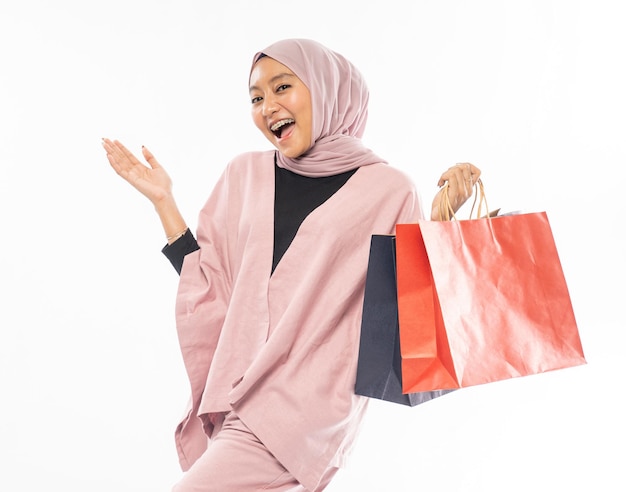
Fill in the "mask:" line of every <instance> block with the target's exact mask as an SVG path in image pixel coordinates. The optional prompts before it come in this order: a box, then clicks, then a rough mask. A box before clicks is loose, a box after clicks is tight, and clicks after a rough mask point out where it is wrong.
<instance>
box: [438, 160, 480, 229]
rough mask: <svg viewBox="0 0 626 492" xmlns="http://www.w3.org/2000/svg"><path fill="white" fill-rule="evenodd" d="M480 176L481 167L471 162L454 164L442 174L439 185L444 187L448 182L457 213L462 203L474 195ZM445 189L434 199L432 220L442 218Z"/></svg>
mask: <svg viewBox="0 0 626 492" xmlns="http://www.w3.org/2000/svg"><path fill="white" fill-rule="evenodd" d="M479 177H480V169H478V168H477V167H476V166H474V165H473V164H470V163H469V162H463V163H460V164H457V165H456V166H452V167H451V168H450V169H448V170H447V171H446V172H444V173H443V174H442V175H441V177H440V178H439V182H438V183H437V186H439V187H442V186H443V185H444V184H446V183H447V184H448V197H449V198H450V204H451V205H452V208H453V210H454V212H455V213H456V212H457V211H458V210H459V208H461V205H463V204H464V203H465V202H466V201H467V199H468V198H469V197H471V196H472V191H473V188H474V184H475V183H476V180H477V179H478V178H479ZM443 191H444V190H443V189H442V190H440V191H439V193H437V195H435V198H434V199H433V205H432V208H431V213H430V218H431V220H441V217H442V214H441V213H440V210H439V207H440V205H441V200H442V193H443Z"/></svg>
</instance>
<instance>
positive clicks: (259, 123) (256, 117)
mask: <svg viewBox="0 0 626 492" xmlns="http://www.w3.org/2000/svg"><path fill="white" fill-rule="evenodd" d="M250 115H251V116H252V121H253V122H254V125H255V126H256V127H257V128H258V129H259V130H261V131H262V132H264V131H265V130H266V128H265V123H264V120H263V116H262V115H261V113H260V111H259V110H257V109H256V108H252V111H251V112H250Z"/></svg>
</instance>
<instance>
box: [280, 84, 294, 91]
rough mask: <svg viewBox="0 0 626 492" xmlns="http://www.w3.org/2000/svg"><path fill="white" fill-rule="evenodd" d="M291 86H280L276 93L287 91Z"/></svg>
mask: <svg viewBox="0 0 626 492" xmlns="http://www.w3.org/2000/svg"><path fill="white" fill-rule="evenodd" d="M290 87H291V86H290V85H289V84H282V85H279V86H278V87H277V88H276V92H282V91H284V90H285V89H289V88H290Z"/></svg>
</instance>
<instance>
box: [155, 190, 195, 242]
mask: <svg viewBox="0 0 626 492" xmlns="http://www.w3.org/2000/svg"><path fill="white" fill-rule="evenodd" d="M154 208H155V210H156V212H157V214H158V216H159V219H160V221H161V225H162V226H163V231H164V232H165V237H166V238H167V243H168V244H172V243H173V242H174V241H176V239H178V238H180V237H181V236H182V235H183V234H184V233H185V231H186V230H187V223H186V222H185V219H184V218H183V216H182V215H181V213H180V211H179V210H178V206H177V205H176V201H175V200H174V197H173V196H168V197H166V198H163V199H161V200H159V201H158V202H156V203H154Z"/></svg>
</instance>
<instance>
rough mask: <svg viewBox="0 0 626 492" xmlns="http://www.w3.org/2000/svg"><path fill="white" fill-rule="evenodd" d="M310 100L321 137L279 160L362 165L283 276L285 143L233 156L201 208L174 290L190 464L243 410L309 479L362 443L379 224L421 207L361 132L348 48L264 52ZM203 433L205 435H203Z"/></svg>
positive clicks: (322, 169) (303, 233)
mask: <svg viewBox="0 0 626 492" xmlns="http://www.w3.org/2000/svg"><path fill="white" fill-rule="evenodd" d="M263 52H264V53H266V54H267V55H268V56H272V57H275V59H277V60H278V61H280V62H281V63H283V64H285V65H286V66H288V67H289V68H290V69H291V70H293V71H294V73H296V75H298V76H299V77H300V78H301V79H302V80H303V82H304V83H305V84H307V86H308V87H309V89H310V90H311V94H312V99H313V118H314V127H315V132H316V134H315V136H314V141H315V142H314V145H313V147H312V149H311V150H310V151H309V152H308V153H307V154H306V155H305V156H303V157H302V158H299V159H290V160H289V159H285V158H284V157H283V156H279V162H280V165H282V166H284V167H286V168H288V169H290V170H292V171H294V172H297V173H300V174H304V175H308V176H324V175H332V174H336V173H339V172H342V171H345V170H348V169H352V168H354V167H359V169H358V170H357V172H356V173H355V174H354V175H353V176H352V177H351V178H350V179H349V180H348V181H347V183H346V184H345V185H344V186H343V187H342V188H341V189H340V190H339V191H338V192H337V193H335V194H334V195H333V196H332V197H331V198H330V199H328V200H327V201H326V202H325V203H324V204H322V205H321V206H320V207H318V208H317V209H316V210H314V211H313V212H312V213H311V214H310V215H309V216H308V217H307V218H306V219H305V220H304V222H303V223H302V224H301V226H300V228H299V229H298V232H297V235H296V237H295V238H294V240H293V242H292V243H291V245H290V246H289V248H288V249H287V251H286V252H285V254H284V256H283V257H282V259H281V261H280V263H279V264H278V266H277V267H276V270H275V271H274V273H273V274H272V275H271V276H270V272H271V267H272V254H273V241H274V237H273V235H274V151H268V152H253V153H247V154H242V155H240V156H238V157H237V158H235V159H234V160H233V161H232V162H231V163H229V165H228V166H227V168H226V170H225V171H224V173H223V175H222V177H221V178H220V180H219V182H218V183H217V185H216V187H215V189H214V190H213V192H212V194H211V196H210V197H209V199H208V201H207V203H206V204H205V206H204V207H203V209H202V211H201V212H200V216H199V221H198V229H197V239H198V243H199V245H200V249H199V250H198V251H195V252H193V253H191V254H189V255H187V257H186V258H185V261H184V264H183V269H182V272H181V277H180V284H179V290H178V296H177V300H176V320H177V328H178V335H179V340H180V346H181V350H182V354H183V359H184V363H185V366H186V369H187V373H188V376H189V380H190V384H191V393H192V394H191V399H190V403H189V408H188V413H186V415H185V418H184V419H183V420H182V422H181V423H180V425H179V426H178V428H177V431H176V440H177V446H178V452H179V456H180V461H181V465H182V467H183V469H185V470H186V469H188V468H189V467H190V466H191V465H192V464H193V463H194V462H195V461H196V460H197V459H198V458H199V457H200V456H201V455H202V454H203V452H204V451H205V449H206V447H207V437H210V436H211V433H212V429H213V422H214V421H216V419H219V418H220V415H221V414H223V413H225V412H229V411H231V410H234V411H235V412H236V413H237V415H238V416H239V418H240V419H241V421H242V422H243V423H245V425H246V427H247V428H249V429H250V430H251V431H252V432H253V433H254V435H255V436H257V437H258V439H259V440H260V441H261V442H262V443H263V444H264V446H265V447H266V448H267V449H268V450H269V451H270V452H271V453H272V454H273V455H274V456H275V457H276V458H277V459H278V460H279V462H280V463H282V465H283V466H285V468H287V469H288V470H289V472H290V473H291V474H292V475H293V476H294V477H295V478H296V479H297V480H298V481H299V482H300V483H302V484H303V485H304V486H305V487H306V488H307V489H309V490H315V489H316V488H317V487H318V485H319V483H320V480H322V478H323V477H324V475H325V473H327V471H328V469H329V468H332V467H333V466H341V464H342V463H343V459H344V456H345V455H346V453H347V452H348V451H349V449H350V448H351V446H352V443H353V440H354V437H355V435H356V432H357V429H358V426H359V423H360V420H361V417H362V415H363V412H364V410H365V407H366V403H367V399H366V398H363V397H360V396H357V395H355V394H354V383H355V378H356V363H357V356H358V345H359V335H360V325H361V313H362V305H363V291H364V284H365V274H366V270H367V261H368V254H369V244H370V237H371V235H372V234H389V233H393V232H394V227H395V224H396V223H401V222H404V223H406V222H414V221H416V220H418V219H420V218H421V217H422V214H421V207H420V205H419V202H418V197H417V194H416V192H415V189H414V186H413V184H412V183H411V181H410V180H409V179H408V178H407V177H406V176H405V175H404V174H403V173H401V172H400V171H398V170H396V169H393V168H392V167H390V166H388V165H386V164H385V163H383V161H382V160H381V159H380V158H378V157H376V156H375V154H373V153H372V152H371V151H369V150H367V149H365V148H364V147H363V145H362V144H361V142H360V139H359V137H360V136H361V135H362V133H363V130H364V126H365V121H366V117H367V90H366V89H365V85H364V83H363V81H362V79H361V76H360V75H359V74H358V72H357V71H356V70H355V69H354V67H352V66H351V65H350V64H349V63H348V62H347V61H345V60H344V59H343V58H342V57H341V56H340V55H337V54H335V53H332V52H331V51H329V50H326V49H325V48H324V47H322V46H320V45H318V44H317V43H314V42H311V41H306V40H295V41H294V40H291V41H287V42H280V43H277V44H275V45H272V46H270V47H268V48H267V49H265V50H263ZM205 434H206V435H205Z"/></svg>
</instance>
